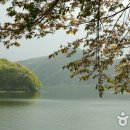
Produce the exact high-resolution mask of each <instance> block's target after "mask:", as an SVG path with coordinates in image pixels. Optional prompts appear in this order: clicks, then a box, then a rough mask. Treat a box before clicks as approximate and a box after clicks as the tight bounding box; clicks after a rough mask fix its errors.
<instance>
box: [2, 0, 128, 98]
mask: <svg viewBox="0 0 130 130" xmlns="http://www.w3.org/2000/svg"><path fill="white" fill-rule="evenodd" d="M18 9H19V10H18ZM7 14H8V16H10V17H12V18H13V19H14V22H12V23H10V22H8V23H4V25H1V31H0V37H1V39H2V41H3V43H4V44H5V45H6V47H7V48H9V47H10V46H11V45H16V46H19V43H18V39H20V38H22V37H23V36H24V37H25V38H27V39H31V38H33V37H38V38H39V37H43V36H46V35H47V34H50V33H52V34H53V33H54V32H55V31H56V30H59V29H64V30H65V31H66V33H67V34H70V33H71V34H76V32H78V30H79V28H80V26H81V25H83V26H84V30H85V31H86V36H85V37H83V38H79V39H77V40H76V41H73V42H72V43H68V45H67V46H65V47H64V46H61V48H60V50H58V51H56V52H55V53H54V54H52V55H50V58H51V57H55V56H56V55H58V54H59V53H62V54H66V55H67V57H71V55H73V54H75V53H76V50H77V48H79V47H80V46H83V56H82V58H80V59H79V60H75V61H72V62H70V63H68V64H67V65H65V66H64V68H67V69H69V70H70V71H71V72H72V76H71V77H73V76H77V75H78V76H79V77H80V79H81V80H88V79H90V78H94V79H95V78H97V79H98V82H97V86H96V88H97V89H98V90H99V95H100V96H101V97H102V95H103V92H104V90H105V89H108V88H113V87H114V86H115V84H116V86H117V87H118V92H122V93H123V92H124V91H127V92H129V91H128V89H129V84H128V82H125V84H124V83H122V84H120V82H118V81H119V80H117V77H118V79H120V81H122V82H123V80H124V79H126V80H127V79H128V77H129V70H127V71H125V70H126V68H125V67H128V66H129V59H128V58H127V57H125V60H126V63H127V65H124V63H123V65H122V61H121V63H120V64H119V66H118V67H117V75H116V76H115V77H109V76H108V75H107V74H106V73H105V72H106V71H105V70H106V69H107V68H108V66H109V65H112V64H113V60H114V59H115V58H117V57H119V56H122V55H123V49H124V48H129V47H130V46H129V44H130V33H129V31H130V28H129V22H130V19H129V18H130V3H129V1H128V2H126V1H125V0H113V1H112V0H91V1H90V0H76V1H75V0H69V1H68V0H28V1H26V0H21V1H18V0H12V5H11V6H10V7H9V8H7ZM128 55H129V53H128ZM123 61H124V59H123ZM126 63H125V64H126ZM120 67H121V69H122V70H124V71H125V72H123V71H119V72H118V70H120V69H118V68H120ZM124 73H126V75H124ZM119 77H120V78H119ZM110 86H111V87H110ZM112 86H113V87H112ZM126 86H127V87H126ZM126 88H127V89H126ZM114 90H115V93H117V91H116V90H117V89H114Z"/></svg>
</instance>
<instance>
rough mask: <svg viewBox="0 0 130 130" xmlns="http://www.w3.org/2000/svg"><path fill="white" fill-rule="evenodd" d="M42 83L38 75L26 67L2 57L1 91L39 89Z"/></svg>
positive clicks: (31, 90) (0, 66) (0, 65)
mask: <svg viewBox="0 0 130 130" xmlns="http://www.w3.org/2000/svg"><path fill="white" fill-rule="evenodd" d="M40 86H41V83H40V81H39V79H38V78H37V76H36V75H35V74H34V73H33V72H32V71H31V70H29V69H27V68H26V67H23V66H22V65H19V64H17V63H14V62H10V61H8V60H6V59H0V91H10V92H11V91H12V92H14V91H18V92H19V91H21V92H27V93H32V92H35V91H37V90H38V89H39V88H40Z"/></svg>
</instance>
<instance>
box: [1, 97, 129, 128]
mask: <svg viewBox="0 0 130 130" xmlns="http://www.w3.org/2000/svg"><path fill="white" fill-rule="evenodd" d="M121 111H125V112H126V114H127V115H130V100H124V99H123V100H118V99H82V100H69V99H68V100H58V99H55V100H52V99H44V98H39V99H38V98H37V99H10V98H0V130H129V129H130V121H129V120H130V119H128V121H129V122H128V125H127V126H125V127H121V126H119V124H118V120H117V119H116V116H117V115H120V112H121Z"/></svg>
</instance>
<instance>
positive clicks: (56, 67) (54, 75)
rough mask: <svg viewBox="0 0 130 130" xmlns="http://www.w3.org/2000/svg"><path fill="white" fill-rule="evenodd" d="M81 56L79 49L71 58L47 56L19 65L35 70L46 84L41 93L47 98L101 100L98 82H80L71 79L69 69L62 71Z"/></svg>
mask: <svg viewBox="0 0 130 130" xmlns="http://www.w3.org/2000/svg"><path fill="white" fill-rule="evenodd" d="M81 56H82V50H80V49H78V51H77V53H76V54H75V55H73V56H72V57H70V58H66V57H65V56H63V55H59V56H57V57H56V58H55V59H49V58H48V57H47V56H46V57H45V56H44V57H38V58H32V59H29V60H25V61H19V62H18V63H19V64H22V65H24V66H26V67H28V68H30V69H31V70H33V71H34V72H35V73H36V74H37V76H38V77H39V78H40V80H41V82H43V83H44V88H43V89H41V91H42V92H43V95H44V97H45V98H52V99H54V98H58V99H59V98H60V99H66V98H67V99H80V98H89V97H91V98H94V97H97V98H99V96H98V92H97V91H96V89H95V85H96V81H95V80H94V79H89V80H88V81H80V80H79V78H78V77H75V78H70V73H69V71H68V70H67V69H65V70H63V69H62V67H63V66H64V65H65V64H66V63H68V62H70V61H71V60H76V59H79V58H81ZM118 62H119V61H118V60H116V61H115V62H114V65H115V64H118ZM114 65H113V66H110V67H109V68H108V74H109V75H111V76H112V75H114ZM106 93H107V92H106ZM106 93H105V94H104V96H105V95H106ZM112 95H113V94H112ZM112 95H111V96H112Z"/></svg>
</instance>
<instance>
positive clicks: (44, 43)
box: [0, 5, 84, 61]
mask: <svg viewBox="0 0 130 130" xmlns="http://www.w3.org/2000/svg"><path fill="white" fill-rule="evenodd" d="M6 7H7V5H6V6H5V5H4V6H0V12H1V13H0V19H1V20H0V22H5V21H7V17H5V16H6V11H5V10H6ZM83 35H84V32H83V30H82V29H80V31H79V32H78V33H77V35H76V36H74V35H66V33H65V32H64V31H63V30H59V31H57V32H56V33H55V34H54V35H47V36H46V37H43V38H41V39H36V38H35V39H34V38H33V39H32V40H26V39H23V40H21V45H20V47H15V46H12V47H11V48H10V49H6V48H5V47H4V45H3V44H2V43H1V44H0V58H7V59H9V60H13V61H18V60H24V59H29V58H34V57H40V56H48V55H49V54H51V53H53V52H54V51H56V50H57V49H58V48H59V47H60V45H61V44H64V45H67V42H70V41H73V40H74V39H76V38H78V37H83Z"/></svg>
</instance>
